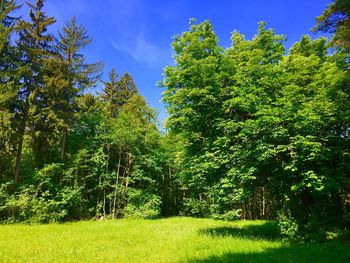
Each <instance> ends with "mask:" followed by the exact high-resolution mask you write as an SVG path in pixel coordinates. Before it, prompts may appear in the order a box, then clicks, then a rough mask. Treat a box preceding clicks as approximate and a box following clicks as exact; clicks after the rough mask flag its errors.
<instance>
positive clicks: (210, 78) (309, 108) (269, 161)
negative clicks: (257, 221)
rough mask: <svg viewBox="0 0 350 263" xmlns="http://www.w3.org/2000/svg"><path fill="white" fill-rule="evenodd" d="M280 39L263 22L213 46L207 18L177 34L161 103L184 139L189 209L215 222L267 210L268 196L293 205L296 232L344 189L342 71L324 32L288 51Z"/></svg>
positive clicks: (345, 113)
mask: <svg viewBox="0 0 350 263" xmlns="http://www.w3.org/2000/svg"><path fill="white" fill-rule="evenodd" d="M284 40H285V37H284V36H282V35H276V34H275V33H274V31H273V30H272V29H266V28H265V24H264V23H260V24H259V27H258V32H257V34H256V35H255V36H254V37H253V39H252V40H246V39H245V37H244V36H243V35H241V34H239V33H238V32H234V33H233V34H232V46H231V47H230V48H228V49H227V50H222V49H221V48H220V47H218V46H217V39H216V36H215V33H214V32H213V31H212V27H211V25H210V24H208V22H203V23H201V24H193V23H192V24H191V26H190V30H189V31H188V32H185V33H183V34H182V35H181V36H178V37H176V38H175V40H174V43H173V47H174V50H175V52H176V55H175V62H176V64H175V66H173V67H168V68H166V70H165V78H164V82H163V84H164V86H165V87H166V90H165V92H164V96H163V100H164V101H165V102H166V103H167V108H168V112H169V114H170V116H169V119H168V125H169V127H170V128H171V129H173V131H175V132H178V133H180V134H181V135H182V136H183V137H184V139H185V147H184V153H185V156H184V159H183V167H184V169H183V171H182V172H181V180H182V181H181V182H182V184H183V187H184V189H185V190H186V191H188V192H187V193H186V194H187V197H188V199H186V200H187V201H186V202H185V206H186V209H185V211H188V213H192V212H193V213H194V215H203V214H205V215H208V216H210V215H211V216H214V215H215V217H217V218H220V217H222V216H223V215H224V214H225V213H227V212H229V211H238V210H239V209H241V208H242V207H245V209H243V210H242V217H244V218H247V217H253V214H260V215H261V214H265V213H266V211H265V209H266V205H267V202H266V198H267V197H269V198H270V199H272V200H273V201H272V203H270V204H272V205H273V206H277V207H280V208H282V207H284V208H285V209H287V210H288V209H290V214H289V215H290V216H291V217H293V220H295V222H296V223H297V224H300V227H299V228H298V230H299V231H303V230H304V228H303V224H305V223H306V222H308V220H310V222H311V223H310V224H309V225H308V228H309V229H311V228H312V226H311V225H312V222H314V220H316V221H317V220H318V219H319V217H321V215H320V213H317V212H315V211H316V210H317V209H316V210H315V207H317V208H318V209H322V211H326V210H327V209H328V208H329V209H331V207H332V206H333V205H334V204H332V202H331V200H332V198H333V197H334V198H336V197H335V196H336V195H338V197H339V198H340V197H341V196H342V195H343V192H344V189H345V186H346V184H347V183H346V181H347V180H348V179H346V178H347V175H346V174H347V171H349V166H348V165H346V161H345V160H346V158H347V157H346V156H348V155H347V154H346V153H348V152H349V143H348V132H347V131H346V130H347V129H348V127H349V118H348V117H347V116H349V108H350V107H349V106H350V105H349V93H348V92H347V89H346V85H347V81H348V80H347V77H346V72H345V71H344V70H343V69H342V68H341V67H339V65H340V64H339V63H338V62H337V63H338V64H337V63H336V62H335V61H338V55H337V54H335V55H332V56H330V55H329V54H328V49H327V45H326V44H327V43H326V40H325V39H324V38H318V39H316V40H312V39H311V38H310V37H309V36H304V37H302V39H301V41H300V42H298V43H296V44H295V45H294V46H293V47H292V48H291V49H290V53H289V55H285V49H284V46H283V41H284ZM341 152H342V153H341ZM327 195H328V196H332V198H328V197H327V198H326V196H327ZM259 198H260V199H259ZM299 199H300V201H298V200H299ZM257 206H258V208H257ZM333 208H334V207H333ZM333 208H332V209H333ZM303 209H304V210H305V212H300V211H302V210H303ZM334 209H339V207H337V208H334ZM191 211H192V212H191ZM287 214H288V213H287ZM325 214H326V212H324V213H323V214H322V216H323V217H325ZM328 216H329V215H327V216H326V217H328ZM329 217H330V218H331V216H329ZM322 220H324V222H325V221H327V220H326V219H325V218H323V219H322ZM325 226H327V225H325Z"/></svg>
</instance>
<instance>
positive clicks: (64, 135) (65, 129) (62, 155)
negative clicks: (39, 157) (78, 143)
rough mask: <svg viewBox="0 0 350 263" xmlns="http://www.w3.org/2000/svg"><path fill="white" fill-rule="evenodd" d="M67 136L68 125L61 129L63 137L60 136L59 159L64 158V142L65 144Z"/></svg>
mask: <svg viewBox="0 0 350 263" xmlns="http://www.w3.org/2000/svg"><path fill="white" fill-rule="evenodd" d="M67 137H68V127H67V126H65V127H64V129H63V137H62V144H61V160H63V159H64V154H65V150H66V144H67Z"/></svg>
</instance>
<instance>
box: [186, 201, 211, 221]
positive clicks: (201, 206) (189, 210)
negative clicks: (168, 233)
mask: <svg viewBox="0 0 350 263" xmlns="http://www.w3.org/2000/svg"><path fill="white" fill-rule="evenodd" d="M208 214H209V204H208V201H207V200H204V199H202V200H198V199H195V198H186V199H185V200H184V209H183V211H182V215H186V216H194V217H206V216H208Z"/></svg>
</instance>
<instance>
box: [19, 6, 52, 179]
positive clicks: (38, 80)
mask: <svg viewBox="0 0 350 263" xmlns="http://www.w3.org/2000/svg"><path fill="white" fill-rule="evenodd" d="M44 2H45V1H44V0H37V1H36V3H35V4H31V3H27V5H28V7H29V8H30V11H29V17H30V21H24V20H20V21H19V24H18V33H19V38H18V40H17V45H18V47H19V50H20V52H21V58H22V59H21V69H20V74H21V80H20V83H21V84H22V86H21V87H20V88H19V91H18V94H17V103H16V106H15V109H13V110H14V112H15V113H16V114H15V122H16V129H17V134H18V143H17V157H16V164H15V173H14V181H15V183H18V181H19V179H20V164H21V159H22V149H23V143H24V137H25V135H26V133H27V131H31V136H35V137H36V138H33V139H34V140H39V141H40V139H41V138H42V136H41V134H40V132H39V133H38V132H37V131H38V130H39V129H40V127H41V126H42V125H44V124H45V121H46V120H45V116H43V115H42V114H41V113H42V112H41V108H42V104H44V103H45V101H44V100H42V99H41V98H42V88H43V85H44V80H43V76H44V74H43V67H42V65H43V62H44V61H45V60H46V59H48V58H49V57H50V56H51V55H52V53H53V52H52V51H53V47H52V41H53V36H52V35H51V34H48V33H46V31H47V28H48V27H49V26H50V25H52V24H53V23H55V19H54V18H53V17H48V16H47V15H46V14H45V13H44V12H43V10H42V9H43V5H44ZM39 144H40V143H39Z"/></svg>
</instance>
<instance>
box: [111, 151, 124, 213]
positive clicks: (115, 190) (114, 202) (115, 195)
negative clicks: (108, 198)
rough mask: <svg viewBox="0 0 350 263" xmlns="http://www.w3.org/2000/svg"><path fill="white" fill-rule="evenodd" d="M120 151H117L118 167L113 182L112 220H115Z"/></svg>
mask: <svg viewBox="0 0 350 263" xmlns="http://www.w3.org/2000/svg"><path fill="white" fill-rule="evenodd" d="M121 155H122V153H121V149H120V150H119V161H118V167H117V180H116V181H115V187H114V198H113V213H112V219H115V210H116V202H117V191H118V183H119V182H118V181H119V173H120V162H121V159H122V158H121Z"/></svg>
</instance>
